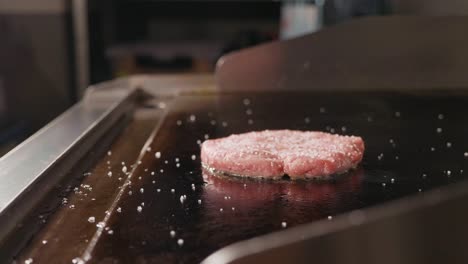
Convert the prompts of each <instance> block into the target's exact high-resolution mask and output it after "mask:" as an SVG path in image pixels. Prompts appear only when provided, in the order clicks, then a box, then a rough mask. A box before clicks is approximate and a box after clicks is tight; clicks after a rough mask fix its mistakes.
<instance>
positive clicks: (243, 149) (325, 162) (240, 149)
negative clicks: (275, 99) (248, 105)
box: [201, 130, 364, 179]
mask: <svg viewBox="0 0 468 264" xmlns="http://www.w3.org/2000/svg"><path fill="white" fill-rule="evenodd" d="M363 153H364V142H363V140H362V138H360V137H355V136H340V135H333V134H329V133H324V132H315V131H295V130H265V131H259V132H249V133H244V134H236V135H231V136H228V137H225V138H219V139H211V140H206V141H205V142H203V144H202V147H201V161H202V164H203V166H204V167H206V168H209V169H214V170H217V171H220V172H224V173H228V174H232V175H237V176H248V177H263V178H274V179H277V178H281V177H282V176H284V175H288V176H289V177H291V178H292V179H301V178H322V177H327V176H330V175H333V174H340V173H343V172H346V171H347V170H349V169H351V168H354V167H356V166H357V164H358V163H359V162H360V161H361V160H362V156H363Z"/></svg>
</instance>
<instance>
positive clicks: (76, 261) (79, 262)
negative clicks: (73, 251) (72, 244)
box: [72, 258, 85, 264]
mask: <svg viewBox="0 0 468 264" xmlns="http://www.w3.org/2000/svg"><path fill="white" fill-rule="evenodd" d="M72 263H73V264H84V263H85V262H84V261H83V260H82V259H81V258H74V259H72Z"/></svg>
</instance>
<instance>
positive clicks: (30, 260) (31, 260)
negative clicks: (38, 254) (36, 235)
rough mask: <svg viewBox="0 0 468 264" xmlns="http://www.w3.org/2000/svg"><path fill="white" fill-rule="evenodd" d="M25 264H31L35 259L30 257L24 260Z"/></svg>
mask: <svg viewBox="0 0 468 264" xmlns="http://www.w3.org/2000/svg"><path fill="white" fill-rule="evenodd" d="M24 263H25V264H31V263H33V259H32V258H28V259H27V260H25V261H24Z"/></svg>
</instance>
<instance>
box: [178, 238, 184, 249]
mask: <svg viewBox="0 0 468 264" xmlns="http://www.w3.org/2000/svg"><path fill="white" fill-rule="evenodd" d="M177 245H179V246H180V247H181V246H183V245H184V240H183V239H181V238H179V239H178V240H177Z"/></svg>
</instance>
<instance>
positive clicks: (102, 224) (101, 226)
mask: <svg viewBox="0 0 468 264" xmlns="http://www.w3.org/2000/svg"><path fill="white" fill-rule="evenodd" d="M96 226H97V227H98V228H103V227H105V226H106V224H105V223H104V222H99V223H97V224H96Z"/></svg>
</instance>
